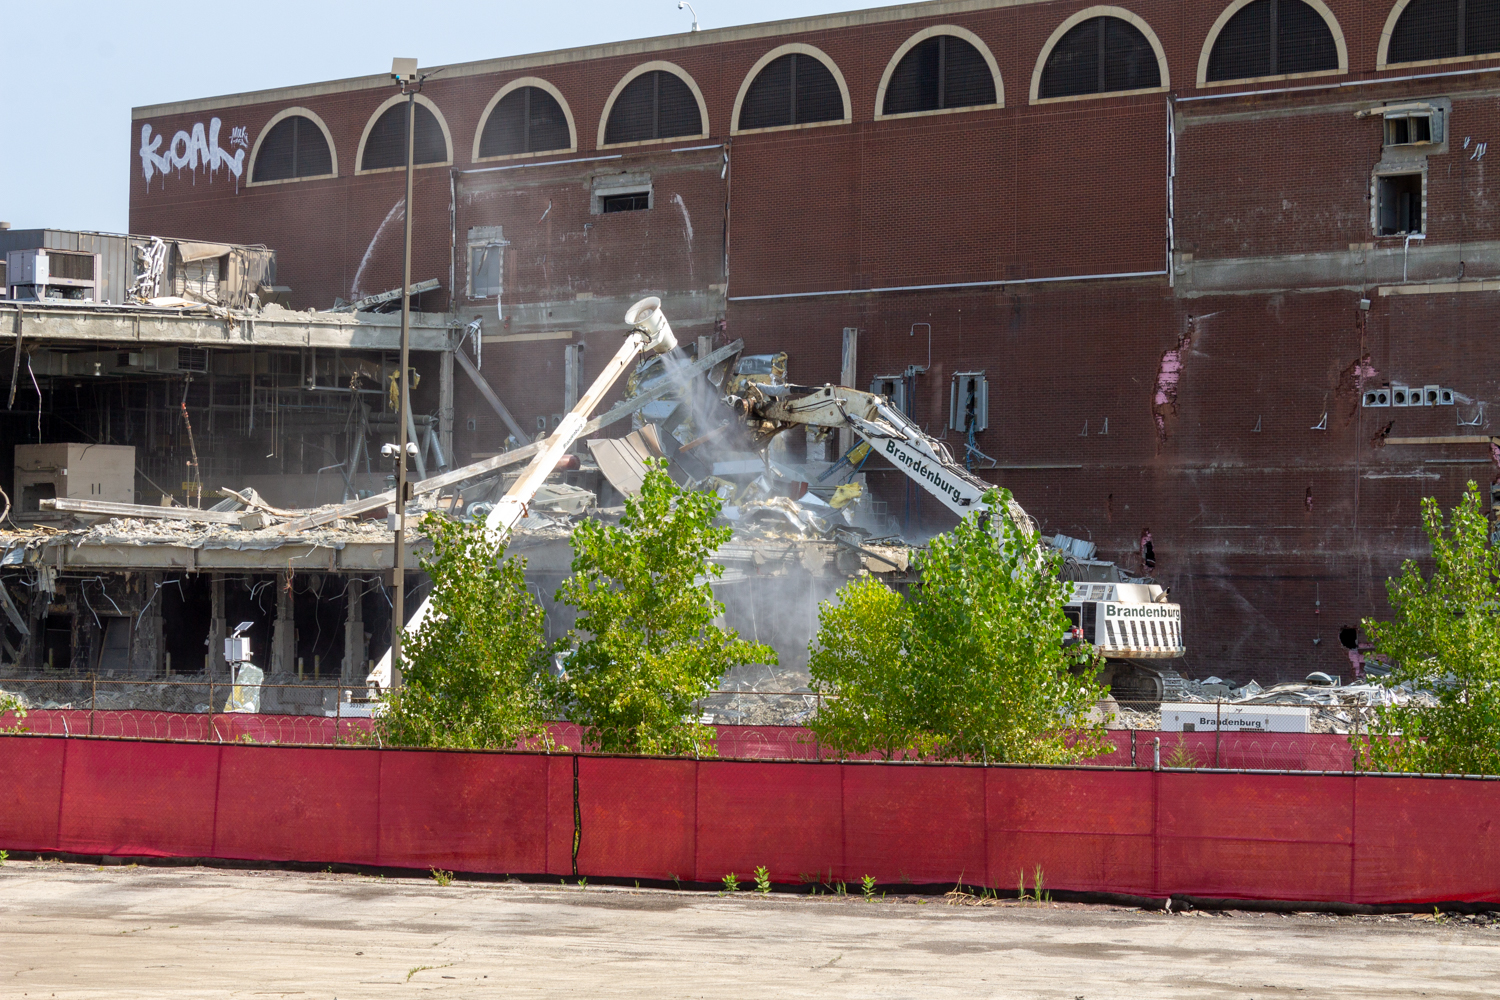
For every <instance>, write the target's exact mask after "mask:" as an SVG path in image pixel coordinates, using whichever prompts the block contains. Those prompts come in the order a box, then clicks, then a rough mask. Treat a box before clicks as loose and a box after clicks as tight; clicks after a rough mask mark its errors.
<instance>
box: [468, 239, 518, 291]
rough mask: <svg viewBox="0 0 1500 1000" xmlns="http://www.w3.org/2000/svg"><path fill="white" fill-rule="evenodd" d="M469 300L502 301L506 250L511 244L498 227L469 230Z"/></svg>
mask: <svg viewBox="0 0 1500 1000" xmlns="http://www.w3.org/2000/svg"><path fill="white" fill-rule="evenodd" d="M468 243H469V275H468V277H469V298H471V299H496V300H498V299H499V298H500V283H501V280H502V276H503V275H504V273H505V248H506V247H507V246H509V245H510V244H509V243H508V242H507V241H506V239H505V234H504V230H502V229H501V227H499V226H471V227H470V228H469V239H468Z"/></svg>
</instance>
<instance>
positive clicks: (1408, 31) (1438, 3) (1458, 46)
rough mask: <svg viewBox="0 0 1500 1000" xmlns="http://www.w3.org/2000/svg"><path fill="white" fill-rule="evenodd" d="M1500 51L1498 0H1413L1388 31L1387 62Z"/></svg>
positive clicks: (1420, 60) (1499, 3) (1499, 5)
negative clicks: (1389, 34)
mask: <svg viewBox="0 0 1500 1000" xmlns="http://www.w3.org/2000/svg"><path fill="white" fill-rule="evenodd" d="M1491 52H1500V0H1412V2H1411V3H1410V4H1408V5H1407V7H1406V9H1405V10H1403V11H1402V12H1401V16H1400V18H1399V19H1397V21H1396V27H1395V28H1394V29H1393V30H1392V31H1391V42H1390V48H1389V49H1388V51H1387V53H1386V62H1387V63H1404V62H1425V61H1427V60H1429V59H1455V58H1458V57H1460V56H1481V55H1487V54H1489V53H1491Z"/></svg>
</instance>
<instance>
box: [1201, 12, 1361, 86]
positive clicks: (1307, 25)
mask: <svg viewBox="0 0 1500 1000" xmlns="http://www.w3.org/2000/svg"><path fill="white" fill-rule="evenodd" d="M1338 68H1339V53H1338V44H1337V43H1336V42H1335V41H1334V38H1333V31H1332V30H1331V29H1330V28H1329V27H1328V22H1326V21H1324V20H1323V15H1322V14H1320V13H1318V11H1317V10H1316V9H1315V8H1313V6H1312V5H1311V4H1308V3H1304V2H1303V0H1254V2H1253V3H1250V4H1247V5H1246V6H1244V7H1242V8H1241V9H1240V10H1239V11H1237V12H1236V13H1235V15H1234V16H1233V17H1231V18H1230V19H1229V21H1228V23H1227V24H1225V25H1224V28H1223V30H1221V31H1220V32H1219V37H1218V38H1216V39H1215V40H1214V47H1213V51H1212V52H1210V53H1209V56H1208V74H1207V79H1208V81H1209V82H1211V83H1221V82H1224V81H1226V80H1246V79H1254V78H1256V77H1265V76H1286V75H1291V74H1298V73H1319V72H1327V71H1330V70H1336V69H1338Z"/></svg>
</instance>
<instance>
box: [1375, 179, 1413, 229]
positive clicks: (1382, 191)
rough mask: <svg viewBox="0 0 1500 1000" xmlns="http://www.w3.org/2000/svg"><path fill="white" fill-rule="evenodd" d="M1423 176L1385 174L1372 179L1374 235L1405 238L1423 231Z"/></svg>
mask: <svg viewBox="0 0 1500 1000" xmlns="http://www.w3.org/2000/svg"><path fill="white" fill-rule="evenodd" d="M1422 186H1423V185H1422V175H1421V173H1410V174H1384V175H1380V176H1377V177H1376V178H1375V213H1376V214H1375V220H1376V226H1375V233H1376V235H1377V236H1407V235H1414V234H1419V233H1422V232H1424V229H1423V224H1422V223H1423V216H1424V214H1425V213H1424V211H1423V204H1422Z"/></svg>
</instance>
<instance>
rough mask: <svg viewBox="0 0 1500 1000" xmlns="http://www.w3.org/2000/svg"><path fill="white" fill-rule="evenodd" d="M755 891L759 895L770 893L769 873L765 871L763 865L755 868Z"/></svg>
mask: <svg viewBox="0 0 1500 1000" xmlns="http://www.w3.org/2000/svg"><path fill="white" fill-rule="evenodd" d="M755 891H756V892H758V893H760V894H761V895H765V894H766V893H768V892H770V891H771V873H770V872H768V871H766V866H765V865H757V866H756V867H755Z"/></svg>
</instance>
